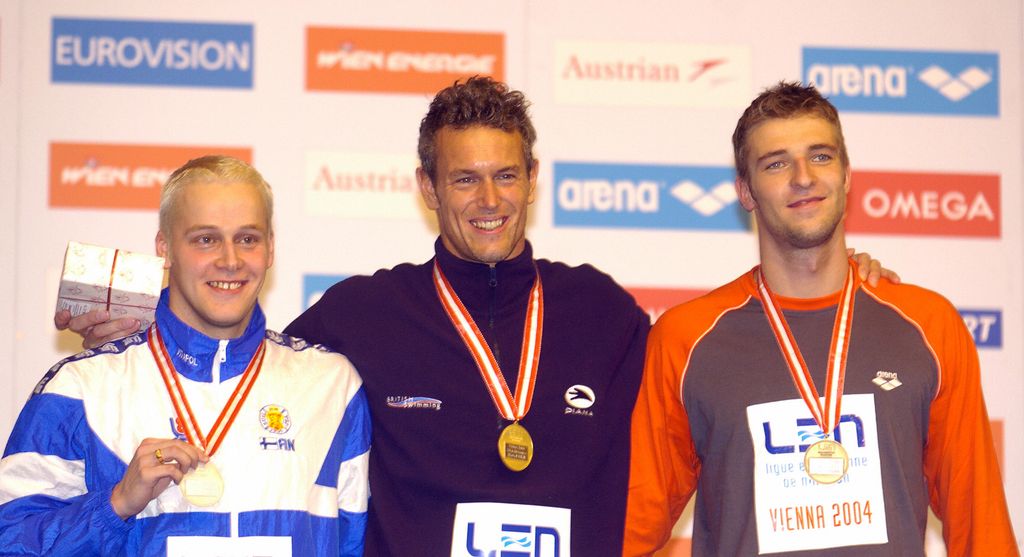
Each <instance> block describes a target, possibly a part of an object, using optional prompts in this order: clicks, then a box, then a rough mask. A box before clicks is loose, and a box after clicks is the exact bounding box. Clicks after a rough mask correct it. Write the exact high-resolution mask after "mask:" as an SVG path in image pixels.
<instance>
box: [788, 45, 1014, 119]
mask: <svg viewBox="0 0 1024 557" xmlns="http://www.w3.org/2000/svg"><path fill="white" fill-rule="evenodd" d="M803 75H804V81H805V82H807V83H812V84H814V85H815V86H816V87H817V88H818V89H819V90H820V91H821V92H822V94H824V95H825V96H827V97H829V100H831V101H832V103H833V104H835V105H836V107H837V108H839V109H840V110H856V111H863V112H903V113H910V114H953V115H956V114H959V115H970V116H998V115H999V55H998V54H996V53H989V52H949V51H923V50H875V49H849V48H814V47H805V48H804V49H803Z"/></svg>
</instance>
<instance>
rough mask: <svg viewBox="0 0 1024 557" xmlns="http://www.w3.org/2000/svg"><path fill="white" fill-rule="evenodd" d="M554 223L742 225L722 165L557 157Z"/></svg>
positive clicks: (683, 226) (740, 227) (716, 227)
mask: <svg viewBox="0 0 1024 557" xmlns="http://www.w3.org/2000/svg"><path fill="white" fill-rule="evenodd" d="M554 176H555V184H556V185H555V188H554V195H555V226H596V227H611V228H656V229H689V230H745V229H746V228H747V224H746V218H745V216H744V215H743V213H742V209H741V208H740V206H739V204H738V203H736V201H737V197H736V190H735V187H734V186H733V179H734V176H735V175H734V173H733V169H732V168H731V167H725V166H720V167H719V166H671V165H639V164H605V163H575V162H556V163H555V165H554Z"/></svg>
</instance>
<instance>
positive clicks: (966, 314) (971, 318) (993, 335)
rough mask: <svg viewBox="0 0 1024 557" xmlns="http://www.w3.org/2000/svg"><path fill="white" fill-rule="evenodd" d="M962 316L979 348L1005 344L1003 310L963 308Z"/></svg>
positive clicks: (996, 346)
mask: <svg viewBox="0 0 1024 557" xmlns="http://www.w3.org/2000/svg"><path fill="white" fill-rule="evenodd" d="M959 311H960V317H962V318H963V319H964V325H966V326H967V330H968V331H970V332H971V336H973V337H974V344H975V345H976V346H977V347H978V348H1001V347H1002V346H1003V312H1002V311H1000V310H995V309H961V310H959Z"/></svg>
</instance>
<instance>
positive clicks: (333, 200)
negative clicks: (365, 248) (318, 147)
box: [305, 152, 426, 219]
mask: <svg viewBox="0 0 1024 557" xmlns="http://www.w3.org/2000/svg"><path fill="white" fill-rule="evenodd" d="M416 166H417V159H416V157H415V156H406V155H382V154H357V153H334V152H310V153H307V154H306V180H305V183H306V185H305V189H306V213H307V214H310V215H331V216H340V217H348V218H375V219H414V218H415V219H419V218H423V212H424V211H426V206H425V205H424V204H423V202H422V201H421V197H420V194H419V187H418V186H417V185H416V173H415V170H416Z"/></svg>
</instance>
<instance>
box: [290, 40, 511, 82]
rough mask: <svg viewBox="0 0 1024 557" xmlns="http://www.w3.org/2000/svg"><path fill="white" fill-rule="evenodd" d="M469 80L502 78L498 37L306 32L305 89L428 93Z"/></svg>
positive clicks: (502, 53)
mask: <svg viewBox="0 0 1024 557" xmlns="http://www.w3.org/2000/svg"><path fill="white" fill-rule="evenodd" d="M474 75H489V76H491V77H494V78H495V79H497V80H504V76H505V36H504V35H502V34H499V33H465V32H442V31H410V30H399V29H363V28H354V27H308V28H307V29H306V89H307V90H310V91H354V92H371V93H427V94H433V93H435V92H437V91H438V90H439V89H442V88H444V87H447V86H448V85H451V84H452V83H453V82H454V81H455V80H457V79H462V78H466V77H471V76H474Z"/></svg>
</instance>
